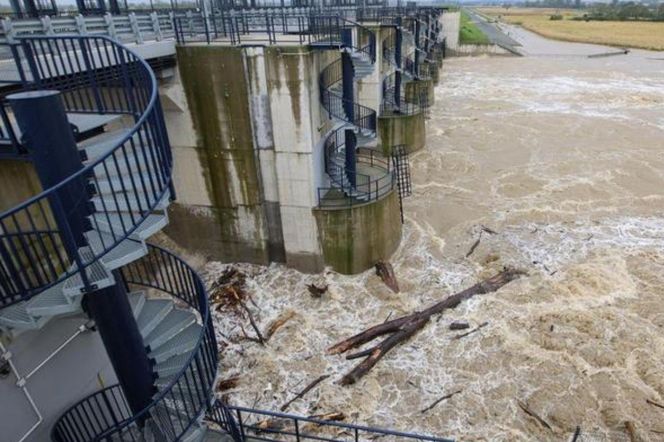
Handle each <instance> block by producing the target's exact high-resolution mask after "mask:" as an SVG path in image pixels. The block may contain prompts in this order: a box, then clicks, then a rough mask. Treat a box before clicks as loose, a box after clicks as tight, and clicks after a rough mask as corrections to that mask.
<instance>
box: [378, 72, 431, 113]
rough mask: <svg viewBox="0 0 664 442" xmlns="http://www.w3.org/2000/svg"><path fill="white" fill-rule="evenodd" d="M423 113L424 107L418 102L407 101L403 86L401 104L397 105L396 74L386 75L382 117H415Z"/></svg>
mask: <svg viewBox="0 0 664 442" xmlns="http://www.w3.org/2000/svg"><path fill="white" fill-rule="evenodd" d="M418 98H419V97H418ZM421 111H422V107H421V106H420V103H419V101H418V100H415V101H413V100H411V101H406V92H405V88H404V87H403V84H402V87H401V89H400V92H399V102H398V103H397V100H396V87H395V73H394V72H392V73H391V74H389V75H386V76H385V78H384V79H383V102H382V103H381V105H380V115H381V116H391V115H415V114H417V113H419V112H421Z"/></svg>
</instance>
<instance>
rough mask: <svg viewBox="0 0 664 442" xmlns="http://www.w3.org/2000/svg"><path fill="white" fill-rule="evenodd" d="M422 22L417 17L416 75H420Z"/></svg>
mask: <svg viewBox="0 0 664 442" xmlns="http://www.w3.org/2000/svg"><path fill="white" fill-rule="evenodd" d="M419 48H420V21H419V20H418V16H415V60H414V62H415V75H419V74H420V51H419Z"/></svg>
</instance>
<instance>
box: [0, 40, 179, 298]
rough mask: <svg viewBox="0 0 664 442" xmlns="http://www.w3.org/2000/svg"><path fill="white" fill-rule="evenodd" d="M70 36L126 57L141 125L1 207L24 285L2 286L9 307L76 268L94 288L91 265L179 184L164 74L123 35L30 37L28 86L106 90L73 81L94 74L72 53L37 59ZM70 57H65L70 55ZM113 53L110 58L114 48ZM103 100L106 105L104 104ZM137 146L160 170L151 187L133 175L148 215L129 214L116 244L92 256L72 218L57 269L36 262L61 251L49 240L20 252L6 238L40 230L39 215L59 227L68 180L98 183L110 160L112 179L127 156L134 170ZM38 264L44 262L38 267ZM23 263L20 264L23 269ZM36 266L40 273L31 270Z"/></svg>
mask: <svg viewBox="0 0 664 442" xmlns="http://www.w3.org/2000/svg"><path fill="white" fill-rule="evenodd" d="M67 41H69V42H70V43H71V44H72V47H71V48H73V45H74V43H73V42H75V41H76V42H79V49H80V50H81V52H83V53H84V54H85V51H86V50H89V49H92V46H91V45H92V43H91V42H95V47H96V49H97V50H98V51H100V50H101V48H100V45H99V42H102V48H103V49H105V50H106V51H108V50H109V48H112V50H113V54H114V57H113V60H114V61H117V62H118V63H124V64H123V65H122V66H119V68H120V69H121V71H122V72H121V74H119V75H120V77H122V78H120V80H124V82H125V83H127V84H125V85H124V86H125V88H126V89H129V88H131V89H130V90H124V93H125V94H126V100H127V101H128V102H129V103H128V107H129V108H130V109H129V110H130V111H133V112H131V113H133V115H134V118H135V124H134V126H133V127H132V128H131V129H129V131H128V132H127V133H126V134H125V135H124V136H122V137H121V138H120V139H119V140H118V141H116V142H115V143H113V145H112V147H111V148H109V150H108V151H107V152H106V153H104V154H103V155H101V156H99V157H98V158H96V159H94V160H92V161H90V162H89V163H88V164H87V165H85V166H84V167H83V168H82V169H80V170H79V171H78V172H76V173H74V174H72V175H70V176H69V177H67V178H66V179H64V180H63V181H61V182H60V183H58V184H56V185H54V186H52V187H50V188H48V189H45V190H44V191H42V192H41V193H39V194H38V195H35V196H33V197H31V198H29V199H28V200H26V201H24V202H23V203H21V204H19V205H17V206H15V207H13V208H12V209H10V210H7V211H5V212H3V213H1V214H0V227H2V231H3V235H0V249H1V250H0V252H1V254H0V262H1V263H2V264H3V266H4V268H5V269H10V271H9V273H10V276H14V277H15V279H16V280H14V281H11V282H12V284H15V285H16V287H15V289H14V290H8V289H7V288H6V286H5V285H3V287H0V289H2V291H4V292H5V293H4V294H3V295H2V297H0V306H2V307H6V306H8V305H12V304H14V303H16V302H20V301H25V300H27V299H30V298H31V297H32V296H35V295H36V294H38V293H40V292H41V291H43V290H44V289H46V288H48V287H51V286H53V285H55V284H57V283H59V282H61V281H63V280H64V279H66V278H69V277H71V276H72V275H74V274H76V273H80V274H81V277H82V279H83V282H84V284H85V286H86V288H91V287H89V282H88V280H87V274H86V272H85V271H84V269H85V268H87V267H89V266H90V265H91V264H94V263H95V262H97V261H98V260H99V259H101V258H102V257H103V256H104V255H105V254H106V253H108V252H109V251H110V250H112V249H113V248H114V247H115V246H117V245H118V244H119V243H120V242H122V241H124V240H125V239H126V238H128V237H129V236H130V235H131V234H132V233H133V232H134V231H135V230H136V229H137V228H138V226H139V225H140V224H141V222H142V221H143V220H145V219H146V218H147V216H148V215H149V214H150V212H151V211H153V210H154V209H155V208H156V207H157V205H158V204H159V202H160V200H162V198H163V197H164V196H165V194H166V193H167V192H168V191H169V189H170V186H171V179H172V178H171V169H172V156H171V153H170V145H169V142H168V136H167V134H166V130H165V124H164V122H163V115H162V113H161V107H160V105H159V102H158V91H157V82H156V78H155V76H154V73H153V72H152V69H151V68H150V67H149V65H148V64H147V63H146V62H145V60H143V59H141V58H140V57H139V56H138V55H137V54H136V53H135V52H133V51H132V50H130V49H128V48H126V47H125V46H123V45H121V44H120V43H118V42H116V41H115V40H113V39H111V38H109V37H105V36H96V37H88V36H51V37H47V36H34V37H26V38H22V39H21V41H20V44H21V47H22V48H23V50H24V52H25V53H26V58H27V59H28V61H29V62H30V66H31V74H32V76H33V78H32V79H31V80H28V79H25V82H26V88H27V89H38V88H46V89H48V88H58V89H61V90H62V87H63V86H65V90H64V91H63V92H65V93H67V92H72V93H74V92H77V91H78V92H79V93H80V88H81V87H88V88H90V87H91V86H92V89H93V90H92V91H91V93H92V94H93V95H94V94H100V90H99V89H95V88H94V86H96V85H95V84H93V85H89V84H87V83H85V81H86V80H85V79H79V80H78V81H79V83H75V84H71V83H70V81H71V78H69V77H72V76H74V77H76V76H80V77H86V74H91V72H90V70H89V69H84V66H80V65H78V66H72V64H73V61H71V60H69V61H70V62H71V63H70V65H66V64H65V63H61V64H60V65H58V64H57V63H53V59H50V62H51V63H52V64H53V65H52V66H50V64H49V59H46V58H44V59H37V60H35V54H34V53H33V52H34V51H35V49H36V48H38V47H41V48H44V47H48V48H49V50H51V51H52V50H53V45H55V47H56V49H58V42H61V44H62V45H63V46H65V47H66V45H67V43H66V42H67ZM82 42H86V44H85V46H83V43H82ZM71 48H70V49H71ZM91 54H92V51H89V52H88V53H87V55H88V56H90V55H91ZM79 55H80V54H77V55H76V58H77V59H78V58H79ZM97 55H99V54H97ZM107 55H108V52H107ZM62 56H63V57H64V55H62ZM125 58H126V60H125ZM45 60H46V61H45ZM108 60H109V61H110V55H109V59H108ZM127 61H128V62H129V63H131V65H129V66H128V65H127ZM40 62H41V63H44V62H45V63H46V64H44V65H42V66H41V67H39V63H40ZM78 62H79V63H80V60H79V61H78ZM88 62H89V60H88ZM17 63H20V60H17ZM56 67H58V68H59V69H62V70H63V72H60V75H54V73H53V72H52V71H51V68H52V69H53V70H55V68H56ZM89 67H90V66H88V68H89ZM108 67H109V66H103V68H108ZM115 67H118V66H115ZM68 68H69V69H68ZM47 70H48V74H49V75H45V74H47V72H45V71H47ZM63 77H64V78H65V80H62V81H61V80H59V78H63ZM141 80H143V81H144V83H143V85H144V86H145V88H144V89H141V88H137V84H136V83H137V82H140V81H141ZM81 85H83V86H81ZM53 86H56V87H53ZM67 87H69V89H67ZM146 92H148V93H149V95H148V96H145V94H146ZM141 94H143V96H141ZM98 96H100V95H98ZM88 99H90V97H88ZM64 101H65V107H66V108H69V109H68V110H81V109H79V106H78V105H77V103H75V102H74V103H73V104H72V103H71V101H69V102H68V100H67V99H65V100H64ZM74 101H75V100H74ZM79 104H80V103H79ZM95 104H96V105H99V104H100V103H95ZM102 104H103V103H102ZM141 105H142V106H141ZM93 107H94V105H93ZM97 107H99V106H97ZM102 107H104V106H102ZM72 108H73V109H72ZM96 110H97V111H101V112H103V111H105V110H107V109H98V108H97V109H96ZM122 110H125V111H127V109H124V108H123V109H122ZM136 138H138V141H136V140H135V139H136ZM137 145H138V149H137ZM146 146H147V147H146ZM128 150H131V151H132V152H133V155H127V151H128ZM137 150H138V151H140V154H142V156H143V158H142V159H143V160H144V161H145V162H144V165H145V166H146V167H154V169H149V170H148V174H149V175H150V176H149V179H150V187H148V186H146V184H145V180H144V178H143V177H141V181H142V188H138V187H137V186H136V184H135V182H134V179H133V178H132V180H131V181H132V183H131V184H132V187H131V188H130V189H129V190H130V191H133V192H134V196H136V197H137V200H136V202H137V203H138V207H134V208H135V211H136V212H139V213H140V216H135V217H134V216H133V217H132V224H131V225H129V226H128V227H126V226H125V223H124V221H123V223H122V229H121V230H122V231H121V232H117V233H116V232H115V231H113V232H112V236H113V241H112V243H111V244H108V245H107V244H103V249H104V250H103V251H102V252H100V253H95V254H93V255H92V256H90V255H86V256H85V257H84V256H82V255H81V254H80V253H79V251H78V247H76V246H74V245H72V242H73V239H72V238H73V236H72V231H71V230H70V229H71V226H69V224H67V225H66V226H65V230H64V231H61V232H60V233H61V235H62V237H61V238H60V242H61V243H62V244H60V245H57V244H51V246H52V248H53V249H55V250H54V251H55V253H57V257H58V262H57V266H56V267H57V268H56V267H53V266H52V268H49V269H48V272H47V271H46V270H45V269H44V264H43V263H40V264H36V263H35V262H40V261H41V260H43V259H44V258H47V259H48V256H46V257H44V256H40V255H41V254H42V253H45V252H47V255H48V253H53V251H50V252H49V251H48V247H46V246H44V245H43V244H42V245H41V246H40V247H38V248H35V247H34V246H33V245H31V246H27V245H26V244H25V241H22V242H21V245H20V246H19V247H18V248H19V249H20V252H17V250H16V249H17V246H16V244H14V243H7V241H6V239H5V240H3V238H5V235H4V234H6V233H7V232H10V231H12V230H16V231H18V233H24V234H30V231H31V229H32V230H35V229H36V227H35V226H36V224H37V223H36V222H35V219H36V218H37V220H41V222H46V223H47V226H46V227H47V228H53V226H52V225H51V221H49V218H52V217H53V214H56V215H57V213H58V212H59V210H60V209H59V205H60V204H61V197H60V192H66V191H67V187H68V186H73V185H74V184H77V183H79V182H81V181H84V180H85V179H87V178H89V177H93V179H94V180H95V182H96V183H97V184H98V180H97V178H96V177H95V170H96V169H98V168H99V167H100V166H103V169H104V170H105V173H106V175H107V177H106V178H108V179H109V181H110V180H112V176H111V175H109V172H108V171H109V169H113V168H114V167H115V170H116V171H117V173H118V175H119V174H120V172H119V169H120V167H121V166H120V164H121V163H124V164H126V167H127V169H128V170H131V167H130V165H129V164H130V160H132V159H133V160H134V161H135V167H136V168H139V164H140V162H141V160H142V159H141V157H139V153H137ZM146 150H148V152H146ZM116 154H117V155H116ZM147 155H150V156H151V158H150V160H151V162H150V161H149V160H148V158H147ZM109 159H112V160H113V161H112V162H111V161H108V160H109ZM107 161H108V163H107ZM150 164H151V165H150ZM139 169H140V168H139ZM153 175H154V176H153ZM155 182H156V183H155ZM120 183H121V185H122V189H117V190H118V191H120V190H124V191H125V192H126V191H127V189H126V187H127V186H125V184H124V182H123V179H122V178H120ZM111 187H112V184H111ZM139 194H140V196H139ZM150 195H152V198H150ZM140 198H143V202H141V200H140ZM125 200H126V203H127V205H128V206H129V207H128V209H132V207H131V204H130V201H129V199H128V198H127V195H125ZM81 204H83V201H81ZM120 205H121V204H120V203H119V202H118V200H117V199H115V206H116V207H119V206H120ZM32 210H34V211H35V212H37V215H38V214H41V215H40V218H38V217H37V215H36V214H33V213H32V212H31V211H32ZM97 213H101V214H102V215H104V214H105V215H106V217H107V218H108V216H109V212H108V210H107V208H106V207H105V208H104V210H100V211H99V212H97ZM18 218H26V220H24V221H23V224H25V222H27V223H28V227H27V228H26V227H24V226H23V227H22V226H21V225H20V224H21V223H19V221H18ZM10 221H11V223H10ZM134 221H135V222H134ZM11 224H13V225H14V229H8V228H7V227H8V225H11ZM63 247H64V248H65V253H64V256H65V259H63V256H62V254H60V251H58V249H62V248H63ZM8 249H10V250H8ZM72 255H73V256H72ZM26 259H27V260H28V261H30V262H31V263H32V265H33V267H29V268H25V267H20V266H18V265H17V264H20V263H23V262H24V261H26ZM37 265H39V266H40V267H37ZM17 267H20V270H19V269H18V268H17ZM67 268H71V270H67ZM11 269H14V271H13V272H12V271H11ZM30 272H33V273H32V274H30ZM12 273H13V275H12ZM48 273H51V275H50V276H49V275H48ZM54 275H57V276H54ZM31 280H32V281H31ZM35 280H36V281H35ZM9 292H16V293H9ZM0 293H1V292H0ZM10 298H12V299H10Z"/></svg>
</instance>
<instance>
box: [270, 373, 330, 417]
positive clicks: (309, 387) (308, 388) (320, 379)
mask: <svg viewBox="0 0 664 442" xmlns="http://www.w3.org/2000/svg"><path fill="white" fill-rule="evenodd" d="M329 377H330V375H329V374H325V375H323V376H319V377H318V378H316V379H314V381H313V382H310V383H309V384H308V385H307V386H306V387H304V390H302V391H300V392H299V393H298V394H296V395H295V397H294V398H293V399H291V400H289V401H288V402H286V403H285V404H284V405H282V406H281V408H279V409H280V410H281V411H286V409H288V407H290V404H292V403H293V402H295V401H296V400H298V399H300V398H301V397H303V396H304V395H305V394H307V393H309V392H310V391H311V390H313V389H314V387H316V385H318V384H320V383H321V382H323V381H324V380H325V379H327V378H329Z"/></svg>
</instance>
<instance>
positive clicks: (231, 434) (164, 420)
mask: <svg viewBox="0 0 664 442" xmlns="http://www.w3.org/2000/svg"><path fill="white" fill-rule="evenodd" d="M172 6H173V9H170V10H167V11H164V10H152V11H148V12H135V11H127V10H126V4H125V8H124V9H123V8H122V7H121V5H119V4H118V2H117V1H115V2H114V1H111V2H110V3H108V4H107V3H105V2H104V1H99V2H84V1H81V2H77V8H78V11H77V12H78V14H73V15H72V14H70V13H67V14H60V13H59V12H58V5H57V3H56V2H55V1H52V2H50V3H45V2H35V1H34V0H24V1H23V2H22V3H20V2H19V1H18V0H16V1H13V2H12V7H13V9H14V13H13V14H10V15H8V16H7V17H5V18H3V20H2V34H1V35H0V43H2V44H1V45H0V48H1V49H0V88H2V95H1V97H2V106H0V179H1V180H2V183H3V192H2V194H1V195H0V202H1V204H2V207H1V209H2V213H0V403H1V405H2V413H0V429H1V434H2V436H1V438H2V439H3V441H5V440H6V441H10V442H32V441H34V442H42V441H47V440H50V441H53V442H88V441H117V442H120V441H123V442H124V441H145V442H152V441H156V442H171V441H186V442H194V441H235V442H240V441H253V440H263V441H272V440H274V441H276V440H280V441H283V440H293V441H299V440H329V441H332V440H354V441H360V440H373V439H375V438H377V437H383V438H386V439H385V440H419V441H422V440H425V441H443V440H446V439H441V438H439V437H434V436H422V435H416V434H411V433H409V432H408V431H409V429H408V428H404V429H399V430H401V431H396V430H388V429H380V428H373V427H367V426H363V425H361V424H350V423H344V422H330V421H327V420H325V419H324V418H316V417H306V416H296V415H288V414H284V413H278V412H274V411H270V410H258V409H253V408H243V407H238V406H234V405H233V404H229V403H227V402H225V401H224V400H223V398H222V397H217V393H216V392H217V383H218V381H219V379H220V377H221V376H223V373H220V372H219V370H218V366H219V360H220V358H223V357H224V355H223V351H222V350H221V349H222V347H220V346H219V344H218V343H217V336H216V333H215V329H214V325H213V321H212V318H211V312H210V301H209V299H208V293H207V288H206V284H205V282H204V280H203V279H202V277H201V275H200V274H199V272H198V271H197V270H196V268H195V267H194V266H193V265H191V264H189V263H187V262H186V260H184V259H183V258H181V257H179V256H178V255H177V254H176V253H175V252H173V251H171V250H169V249H167V248H166V247H164V246H163V244H173V243H174V244H176V245H177V246H179V248H181V249H183V250H185V251H187V252H190V253H192V254H198V255H202V256H206V257H213V258H215V259H217V258H218V259H223V260H225V261H240V260H241V261H251V262H257V263H265V264H267V263H269V262H283V263H286V264H287V265H289V266H292V267H296V268H299V269H303V270H307V271H312V272H314V271H319V270H321V269H323V268H324V267H325V266H330V267H332V268H333V269H335V270H337V271H339V272H344V273H356V272H359V271H362V270H364V269H366V268H368V267H370V266H372V265H373V264H374V263H375V261H377V260H379V259H386V258H389V256H390V254H391V253H392V252H393V251H394V250H395V249H396V247H397V246H398V244H399V241H400V237H401V207H402V206H401V204H400V203H401V199H402V198H404V197H406V196H407V195H408V193H409V192H410V181H409V167H408V154H409V153H411V152H414V151H416V150H418V149H421V148H422V147H423V146H424V124H425V117H426V109H427V107H428V106H430V105H431V103H432V93H431V91H432V88H433V84H434V83H435V82H436V81H437V76H438V72H439V68H440V63H441V62H442V58H443V56H444V51H445V44H444V40H443V38H442V34H441V16H442V14H443V11H442V10H440V9H437V8H418V7H415V6H414V5H411V6H409V7H407V8H401V7H398V8H396V7H387V6H385V5H383V4H376V5H365V4H363V5H355V4H346V3H344V4H336V5H329V4H319V5H305V6H302V5H299V4H298V5H290V4H284V3H282V4H281V5H280V6H279V7H272V8H258V7H252V8H249V7H246V5H238V4H233V3H228V2H219V3H212V4H210V3H201V4H200V5H196V8H194V9H189V10H182V9H177V8H176V7H175V6H176V5H172ZM251 6H258V5H256V4H252V5H251ZM157 243H159V244H160V245H157ZM273 421H278V422H280V424H279V425H276V426H271V425H265V422H268V423H269V422H273Z"/></svg>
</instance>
